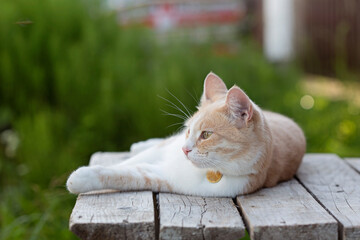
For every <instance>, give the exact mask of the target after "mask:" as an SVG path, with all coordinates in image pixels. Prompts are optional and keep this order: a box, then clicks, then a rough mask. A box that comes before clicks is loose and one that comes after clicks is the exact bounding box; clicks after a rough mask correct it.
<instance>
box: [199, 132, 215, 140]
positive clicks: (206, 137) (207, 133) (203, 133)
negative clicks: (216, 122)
mask: <svg viewBox="0 0 360 240" xmlns="http://www.w3.org/2000/svg"><path fill="white" fill-rule="evenodd" d="M212 134H213V132H210V131H203V132H202V133H201V135H200V136H201V138H202V139H208V138H209V137H210V136H211V135H212Z"/></svg>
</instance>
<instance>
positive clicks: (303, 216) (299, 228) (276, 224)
mask: <svg viewBox="0 0 360 240" xmlns="http://www.w3.org/2000/svg"><path fill="white" fill-rule="evenodd" d="M237 203H238V205H239V206H240V209H241V212H242V214H243V217H244V220H245V223H246V225H247V227H248V231H249V233H250V237H251V239H252V240H258V239H266V240H268V239H304V240H305V239H337V237H338V233H337V223H336V220H335V219H333V218H332V217H331V216H330V215H329V214H328V213H327V212H326V210H325V209H323V208H322V207H321V206H320V204H318V203H317V202H316V200H315V199H314V198H313V197H312V196H311V195H310V194H309V193H308V192H307V191H306V189H304V187H303V186H301V185H300V183H298V182H297V181H296V180H294V179H293V180H290V181H288V182H284V183H281V184H279V185H277V186H276V187H273V188H265V189H262V190H260V191H258V192H255V193H253V194H250V195H245V196H238V197H237Z"/></svg>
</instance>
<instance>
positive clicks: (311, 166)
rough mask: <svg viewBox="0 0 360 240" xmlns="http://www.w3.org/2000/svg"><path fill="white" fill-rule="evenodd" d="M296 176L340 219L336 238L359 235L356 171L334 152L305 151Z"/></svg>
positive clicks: (359, 180)
mask: <svg viewBox="0 0 360 240" xmlns="http://www.w3.org/2000/svg"><path fill="white" fill-rule="evenodd" d="M297 176H298V178H299V180H300V181H301V182H302V183H303V184H304V186H305V187H306V188H307V189H308V190H309V191H310V192H311V193H312V194H313V195H314V196H315V197H316V199H317V200H318V201H319V202H320V203H321V204H322V205H323V206H324V207H325V208H326V209H327V210H328V211H329V212H330V213H331V214H332V215H333V216H334V217H335V218H336V219H337V220H338V221H339V222H340V225H339V227H340V229H339V230H340V231H339V238H340V239H354V240H355V239H360V174H359V173H357V172H356V171H355V170H354V169H352V168H351V167H350V166H349V165H347V164H346V163H345V162H344V161H343V160H342V159H340V158H339V157H338V156H336V155H334V154H307V155H306V156H305V158H304V160H303V163H302V164H301V166H300V169H299V171H298V173H297Z"/></svg>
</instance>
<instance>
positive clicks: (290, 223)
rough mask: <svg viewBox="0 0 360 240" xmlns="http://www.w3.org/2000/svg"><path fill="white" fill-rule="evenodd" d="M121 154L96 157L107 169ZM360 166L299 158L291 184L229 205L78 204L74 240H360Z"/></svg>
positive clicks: (321, 157) (152, 196) (196, 201)
mask: <svg viewBox="0 0 360 240" xmlns="http://www.w3.org/2000/svg"><path fill="white" fill-rule="evenodd" d="M127 157H128V154H127V153H95V154H94V155H93V156H92V157H91V160H90V165H94V164H100V165H110V164H113V163H115V162H118V161H121V160H123V159H125V158H127ZM359 173H360V159H344V160H343V159H340V158H339V157H338V156H337V155H334V154H306V156H305V157H304V160H303V163H302V165H301V167H300V169H299V171H298V173H297V175H296V178H295V179H293V180H290V181H288V182H284V183H281V184H279V185H277V186H276V187H274V188H266V189H262V190H260V191H258V192H256V193H253V194H250V195H245V196H238V197H237V198H236V199H231V198H205V197H195V196H185V195H178V194H169V193H153V192H149V191H143V192H115V191H105V192H102V193H99V192H97V193H88V194H81V195H79V196H78V199H77V201H76V204H75V207H74V209H73V211H72V214H71V217H70V229H71V231H72V232H74V233H75V234H76V235H77V236H79V237H80V238H81V239H240V238H242V237H244V236H245V229H247V231H248V233H249V235H250V237H251V239H354V240H355V239H360V174H359Z"/></svg>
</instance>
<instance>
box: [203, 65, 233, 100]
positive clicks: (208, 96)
mask: <svg viewBox="0 0 360 240" xmlns="http://www.w3.org/2000/svg"><path fill="white" fill-rule="evenodd" d="M226 92H227V88H226V85H225V83H224V82H223V80H221V78H220V77H219V76H217V75H216V74H215V73H213V72H210V73H209V74H208V75H207V76H206V78H205V81H204V92H203V95H202V97H201V103H203V102H205V101H214V100H215V99H216V97H217V96H219V95H225V94H226Z"/></svg>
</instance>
